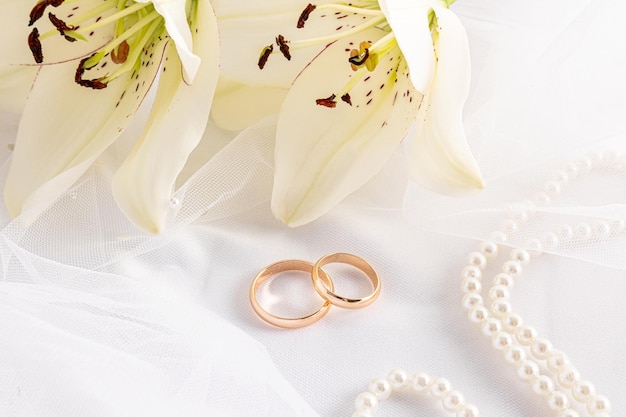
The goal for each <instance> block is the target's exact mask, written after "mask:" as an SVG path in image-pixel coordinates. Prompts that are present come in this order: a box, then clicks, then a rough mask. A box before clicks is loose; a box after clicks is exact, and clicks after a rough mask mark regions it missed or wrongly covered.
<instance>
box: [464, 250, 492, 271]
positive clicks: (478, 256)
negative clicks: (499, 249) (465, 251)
mask: <svg viewBox="0 0 626 417" xmlns="http://www.w3.org/2000/svg"><path fill="white" fill-rule="evenodd" d="M467 263H468V264H470V265H474V266H477V267H479V268H480V269H485V266H487V258H486V257H485V255H483V254H482V253H481V252H472V253H470V254H469V255H468V257H467Z"/></svg>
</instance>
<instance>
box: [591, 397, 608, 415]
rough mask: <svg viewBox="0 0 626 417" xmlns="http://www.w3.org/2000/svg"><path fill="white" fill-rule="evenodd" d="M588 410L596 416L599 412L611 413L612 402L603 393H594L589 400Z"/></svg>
mask: <svg viewBox="0 0 626 417" xmlns="http://www.w3.org/2000/svg"><path fill="white" fill-rule="evenodd" d="M587 410H589V412H590V413H591V414H592V415H593V416H594V417H595V416H596V415H598V414H599V413H607V414H610V413H611V402H610V401H609V399H608V398H606V397H605V396H603V395H594V396H593V397H591V399H590V400H589V401H588V402H587Z"/></svg>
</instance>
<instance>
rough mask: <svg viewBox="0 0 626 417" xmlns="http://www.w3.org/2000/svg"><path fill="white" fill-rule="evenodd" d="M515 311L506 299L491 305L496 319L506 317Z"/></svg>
mask: <svg viewBox="0 0 626 417" xmlns="http://www.w3.org/2000/svg"><path fill="white" fill-rule="evenodd" d="M511 310H513V307H512V306H511V303H510V302H509V301H507V300H504V299H499V300H496V301H493V302H492V303H491V313H492V314H493V315H494V316H496V317H500V318H502V317H504V316H506V315H507V314H509V313H510V312H511Z"/></svg>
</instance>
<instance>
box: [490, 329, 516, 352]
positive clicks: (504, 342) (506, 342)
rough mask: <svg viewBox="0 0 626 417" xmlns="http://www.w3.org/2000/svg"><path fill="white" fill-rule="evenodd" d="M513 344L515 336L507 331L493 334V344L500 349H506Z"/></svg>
mask: <svg viewBox="0 0 626 417" xmlns="http://www.w3.org/2000/svg"><path fill="white" fill-rule="evenodd" d="M512 344H513V337H512V336H511V335H510V334H509V333H507V332H498V333H494V334H493V335H492V336H491V345H492V346H493V347H494V348H495V349H497V350H500V351H505V352H506V350H507V349H509V347H510V346H511V345H512Z"/></svg>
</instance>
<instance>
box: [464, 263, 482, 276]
mask: <svg viewBox="0 0 626 417" xmlns="http://www.w3.org/2000/svg"><path fill="white" fill-rule="evenodd" d="M482 277H483V273H482V272H481V270H480V268H479V267H477V266H475V265H466V266H465V267H464V268H463V269H462V270H461V278H476V279H482Z"/></svg>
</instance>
